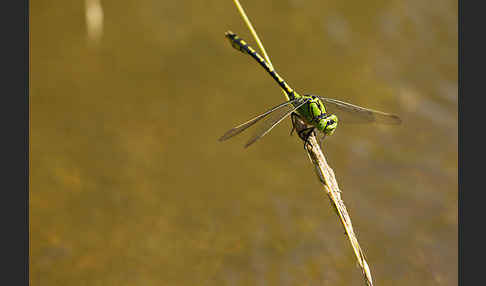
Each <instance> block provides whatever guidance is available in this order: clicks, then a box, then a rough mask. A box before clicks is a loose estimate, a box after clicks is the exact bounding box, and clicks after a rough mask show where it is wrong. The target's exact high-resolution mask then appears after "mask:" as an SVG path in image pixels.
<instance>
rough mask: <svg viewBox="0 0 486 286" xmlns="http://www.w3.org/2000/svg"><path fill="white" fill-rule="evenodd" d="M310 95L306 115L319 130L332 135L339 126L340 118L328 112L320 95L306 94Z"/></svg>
mask: <svg viewBox="0 0 486 286" xmlns="http://www.w3.org/2000/svg"><path fill="white" fill-rule="evenodd" d="M306 97H309V102H308V104H307V110H305V111H304V113H306V114H305V115H307V116H305V117H307V120H308V121H309V123H310V124H311V125H313V126H314V127H316V128H317V129H318V130H319V131H321V132H323V133H324V134H326V135H332V134H333V133H334V130H335V129H336V127H337V123H338V118H337V116H336V115H334V114H328V113H327V112H326V108H325V107H324V104H323V103H322V101H321V100H320V99H319V97H317V96H314V95H306Z"/></svg>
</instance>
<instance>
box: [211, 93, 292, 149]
mask: <svg viewBox="0 0 486 286" xmlns="http://www.w3.org/2000/svg"><path fill="white" fill-rule="evenodd" d="M298 102H299V99H294V100H290V101H286V102H284V103H282V104H279V105H277V106H275V107H273V108H271V109H269V110H268V111H266V112H265V113H262V114H260V115H258V116H257V117H255V118H253V119H251V120H249V121H247V122H245V123H243V124H241V125H238V126H236V127H234V128H231V129H230V130H228V131H227V132H226V133H224V134H223V136H221V137H220V138H219V141H224V140H227V139H230V138H231V137H233V136H236V135H238V134H240V133H241V132H243V131H245V130H246V129H247V128H248V127H250V126H252V125H254V124H255V123H257V122H258V121H260V120H261V119H263V118H265V117H266V116H268V115H270V114H271V113H272V112H275V111H278V110H282V111H287V110H288V109H292V108H294V105H293V104H294V103H295V104H298Z"/></svg>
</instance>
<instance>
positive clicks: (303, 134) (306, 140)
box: [299, 127, 315, 149]
mask: <svg viewBox="0 0 486 286" xmlns="http://www.w3.org/2000/svg"><path fill="white" fill-rule="evenodd" d="M314 129H315V127H309V128H306V129H303V130H301V131H299V137H300V138H301V139H302V140H304V149H305V148H306V147H307V144H309V137H310V136H311V135H312V132H314Z"/></svg>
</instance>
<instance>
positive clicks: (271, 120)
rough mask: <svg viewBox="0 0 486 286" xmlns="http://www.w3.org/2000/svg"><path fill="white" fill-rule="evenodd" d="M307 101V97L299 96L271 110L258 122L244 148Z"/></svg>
mask: <svg viewBox="0 0 486 286" xmlns="http://www.w3.org/2000/svg"><path fill="white" fill-rule="evenodd" d="M308 101H309V98H299V99H297V100H295V102H294V103H293V104H292V105H286V106H285V107H284V108H280V109H278V110H276V111H275V112H273V113H272V114H271V116H270V117H268V118H266V119H265V121H263V123H262V124H260V126H259V128H258V130H257V131H256V132H255V134H253V136H252V137H251V138H250V140H248V142H246V144H245V148H246V147H248V146H250V145H251V144H253V143H255V141H257V140H258V139H260V138H262V137H263V136H265V134H267V133H268V132H270V130H272V129H273V127H275V126H276V125H277V124H279V123H280V122H281V121H282V120H284V119H285V118H286V117H287V116H289V115H290V114H292V112H294V111H295V110H296V109H298V108H299V107H301V106H302V105H304V104H306V103H307V102H308Z"/></svg>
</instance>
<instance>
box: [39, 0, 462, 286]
mask: <svg viewBox="0 0 486 286" xmlns="http://www.w3.org/2000/svg"><path fill="white" fill-rule="evenodd" d="M242 2H243V3H242V4H243V5H244V7H245V8H246V10H247V12H248V14H249V16H250V18H251V19H252V20H253V23H254V25H255V28H256V29H257V31H258V33H259V35H260V36H261V38H262V40H263V43H264V44H265V47H266V49H267V52H268V53H269V54H270V57H271V59H272V62H273V64H274V65H275V67H276V69H277V70H278V71H279V73H280V74H281V75H282V76H283V77H284V78H285V79H286V80H287V81H288V82H289V84H290V85H291V86H292V87H294V88H295V89H297V90H298V91H299V92H302V93H315V94H320V95H323V96H327V97H333V98H337V99H342V100H346V101H350V102H353V103H355V104H359V105H363V106H366V107H370V108H374V109H379V110H383V111H387V112H392V113H396V114H399V115H400V116H401V117H402V119H403V124H402V125H401V126H378V125H344V124H343V125H340V126H339V127H338V129H337V131H336V133H335V135H334V136H332V137H328V138H327V139H326V142H325V145H324V151H325V153H326V155H327V159H328V162H329V163H330V164H331V166H332V167H333V168H334V171H335V172H336V175H337V179H338V182H339V184H340V187H341V189H342V191H343V194H342V196H343V199H344V201H345V203H346V205H347V207H348V210H349V212H350V215H351V218H352V219H353V225H354V227H355V231H356V232H357V234H358V238H359V240H360V243H361V244H362V247H363V250H364V251H365V253H366V255H367V258H368V262H369V264H370V267H371V271H372V274H373V278H374V281H375V284H376V285H396V286H400V285H457V267H458V263H457V258H458V255H457V242H458V241H457V234H458V227H457V197H458V193H457V190H458V176H457V161H458V154H457V147H458V143H457V141H458V133H457V130H458V126H457V98H458V94H457V71H458V67H457V46H458V45H457V1H419V0H411V1H398V0H394V1H376V0H375V1H373V0H372V1H356V0H355V1H340V0H332V1H304V0H289V1H256V0H251V1H250V0H249V1H242ZM98 3H99V2H98V1H96V0H86V1H85V2H82V1H77V2H76V1H74V2H73V1H58V0H53V1H32V2H31V20H30V25H31V26H30V30H31V86H30V91H31V93H30V102H31V136H30V140H31V141H30V142H31V155H30V158H31V168H30V179H31V183H30V186H31V191H30V243H31V248H30V280H31V284H32V285H34V286H36V285H74V286H76V285H103V286H107V285H364V283H363V281H362V277H361V273H360V270H359V268H358V267H357V266H356V262H355V257H354V255H353V252H352V250H351V247H350V245H349V243H348V241H347V240H346V237H345V236H344V234H343V228H342V226H341V225H340V223H339V221H338V219H337V217H336V215H335V213H334V212H333V210H332V208H331V205H330V203H329V200H328V198H327V196H326V194H325V192H324V190H323V189H322V187H321V186H320V185H319V183H318V180H317V179H316V177H315V174H314V172H313V167H312V165H311V164H310V162H309V160H308V158H307V155H306V154H305V151H304V149H303V146H302V143H301V142H300V141H299V140H298V139H297V137H296V136H293V137H290V136H289V131H290V120H286V121H285V122H284V123H283V124H281V125H280V126H278V127H276V128H275V129H274V130H273V131H272V132H271V133H269V134H268V135H267V136H265V137H264V138H263V139H262V140H261V141H259V142H257V143H255V144H254V145H252V146H251V147H250V148H249V149H246V150H245V149H243V148H242V146H243V144H244V143H245V140H246V139H247V138H248V135H251V134H242V135H241V136H239V137H241V138H239V137H237V138H235V139H232V140H230V141H227V142H224V143H220V142H218V141H217V139H218V137H219V136H221V135H222V134H223V133H224V132H225V131H226V130H227V129H229V128H231V127H233V126H235V125H237V124H239V123H241V122H244V121H246V120H248V119H249V118H251V117H252V116H254V115H256V114H258V113H261V112H263V111H265V110H266V109H268V108H270V107H272V106H274V105H277V104H279V103H280V102H282V101H283V100H284V98H283V96H282V94H281V92H280V90H279V88H278V86H277V85H276V84H275V82H273V81H272V79H271V78H270V77H269V76H268V75H267V74H266V73H265V72H264V71H263V69H262V68H261V67H259V66H258V65H257V64H256V63H255V62H254V61H253V60H252V59H251V58H250V57H248V56H245V55H243V54H241V53H238V52H236V51H235V50H234V49H232V48H231V47H230V45H229V44H228V42H227V41H226V39H225V38H224V32H225V31H226V30H232V31H234V32H236V33H237V34H239V35H240V36H241V37H243V38H244V39H246V40H247V41H248V42H250V43H252V44H253V45H254V41H253V40H252V39H251V36H250V33H249V32H248V30H247V28H246V27H245V25H244V24H243V21H242V20H241V18H240V16H239V14H238V13H237V10H236V8H235V7H234V5H233V3H232V1H229V0H228V1H212V0H208V1H150V0H140V1H133V0H125V1H101V2H100V4H101V6H96V5H97V4H98ZM93 7H94V8H93ZM100 8H101V9H102V10H100ZM99 11H102V12H103V13H102V17H99V16H100V14H99ZM87 13H88V16H89V17H87Z"/></svg>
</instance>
